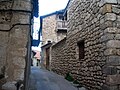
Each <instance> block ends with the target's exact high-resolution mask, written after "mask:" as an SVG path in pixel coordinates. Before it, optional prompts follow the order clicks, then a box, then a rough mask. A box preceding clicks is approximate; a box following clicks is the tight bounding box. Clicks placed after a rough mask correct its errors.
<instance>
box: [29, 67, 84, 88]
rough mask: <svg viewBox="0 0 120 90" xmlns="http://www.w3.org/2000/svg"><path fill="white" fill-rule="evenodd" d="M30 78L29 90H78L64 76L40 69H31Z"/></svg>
mask: <svg viewBox="0 0 120 90" xmlns="http://www.w3.org/2000/svg"><path fill="white" fill-rule="evenodd" d="M30 78H31V79H30V88H29V90H78V89H77V88H75V87H74V86H72V84H70V82H68V81H66V80H65V79H64V78H63V77H62V76H59V75H57V74H55V73H53V72H49V71H47V70H43V69H40V68H39V67H32V68H31V76H30ZM79 90H84V89H79Z"/></svg>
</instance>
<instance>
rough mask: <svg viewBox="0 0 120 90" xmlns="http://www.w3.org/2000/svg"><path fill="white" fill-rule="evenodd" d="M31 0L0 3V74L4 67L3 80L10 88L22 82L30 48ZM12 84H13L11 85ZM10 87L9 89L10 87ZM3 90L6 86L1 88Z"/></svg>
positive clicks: (10, 89) (12, 89) (7, 89)
mask: <svg viewBox="0 0 120 90" xmlns="http://www.w3.org/2000/svg"><path fill="white" fill-rule="evenodd" d="M31 10H32V4H31V0H1V1H0V37H1V38H0V42H1V43H0V74H1V73H2V72H1V69H2V68H3V67H4V68H5V70H4V73H5V79H6V81H7V82H9V83H10V82H11V84H9V85H11V86H14V84H15V83H16V82H17V81H18V80H24V74H26V72H25V68H26V67H27V66H26V65H28V64H26V62H27V60H28V57H27V56H28V55H29V53H30V52H29V53H28V52H27V51H28V48H30V45H29V44H30V40H29V39H30V29H31V27H30V21H31V13H32V12H31ZM13 82H14V83H13ZM11 86H10V87H11ZM3 88H4V89H5V90H14V89H15V88H14V87H11V88H9V86H8V84H5V85H4V86H3Z"/></svg>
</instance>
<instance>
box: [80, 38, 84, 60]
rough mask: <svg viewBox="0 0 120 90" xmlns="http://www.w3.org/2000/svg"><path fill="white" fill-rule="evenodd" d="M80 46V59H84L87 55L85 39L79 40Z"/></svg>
mask: <svg viewBox="0 0 120 90" xmlns="http://www.w3.org/2000/svg"><path fill="white" fill-rule="evenodd" d="M78 48H79V59H84V57H85V50H84V48H85V46H84V40H82V41H79V42H78Z"/></svg>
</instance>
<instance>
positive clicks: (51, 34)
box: [41, 10, 67, 69]
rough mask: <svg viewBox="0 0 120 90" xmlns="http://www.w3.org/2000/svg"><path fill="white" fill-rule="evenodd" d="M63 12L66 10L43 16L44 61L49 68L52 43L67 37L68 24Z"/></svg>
mask: <svg viewBox="0 0 120 90" xmlns="http://www.w3.org/2000/svg"><path fill="white" fill-rule="evenodd" d="M63 13H64V10H60V11H56V12H53V13H51V14H48V15H44V16H41V29H42V63H43V64H44V65H45V67H46V68H47V69H49V66H50V59H51V45H52V44H55V43H57V42H59V41H60V40H62V39H63V38H64V37H66V33H67V26H66V20H65V17H64V16H63Z"/></svg>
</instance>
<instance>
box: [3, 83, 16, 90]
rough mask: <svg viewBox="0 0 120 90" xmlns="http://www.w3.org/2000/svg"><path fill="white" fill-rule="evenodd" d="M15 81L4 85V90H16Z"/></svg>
mask: <svg viewBox="0 0 120 90" xmlns="http://www.w3.org/2000/svg"><path fill="white" fill-rule="evenodd" d="M15 83H16V82H15V81H13V82H6V83H5V84H4V85H2V89H3V90H16V86H15Z"/></svg>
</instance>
